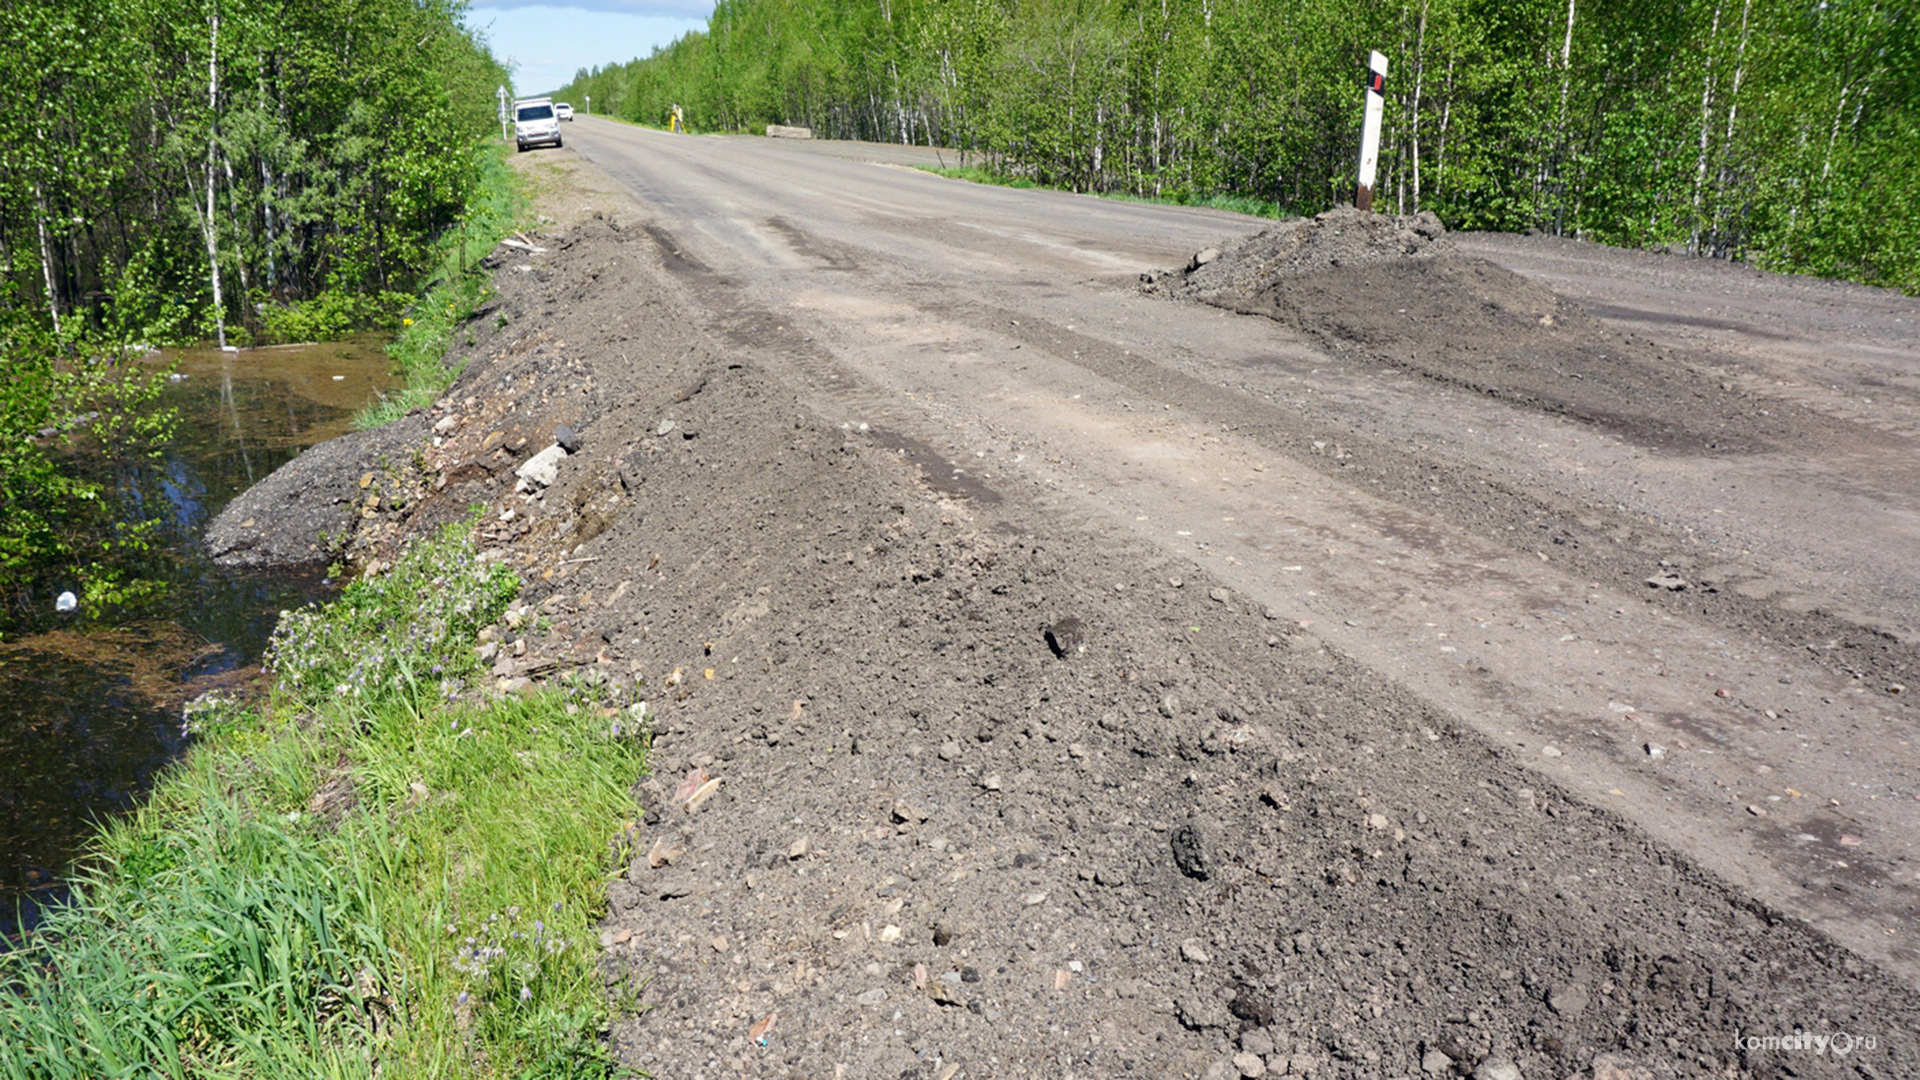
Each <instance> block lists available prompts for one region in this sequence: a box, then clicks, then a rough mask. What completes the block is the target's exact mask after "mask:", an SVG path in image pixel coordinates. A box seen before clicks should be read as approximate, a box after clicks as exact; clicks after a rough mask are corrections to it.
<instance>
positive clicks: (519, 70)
mask: <svg viewBox="0 0 1920 1080" xmlns="http://www.w3.org/2000/svg"><path fill="white" fill-rule="evenodd" d="M712 11H713V0H577V2H574V3H568V4H566V5H564V6H561V5H556V4H546V3H531V2H528V3H521V2H519V0H506V2H504V3H502V2H495V0H489V2H478V0H476V2H475V4H474V6H473V7H471V8H469V9H468V11H467V25H469V26H471V27H473V28H475V29H476V30H479V31H480V32H481V33H483V34H485V35H486V38H487V41H488V42H489V43H490V44H491V45H492V46H493V55H495V56H497V57H499V58H500V59H502V60H504V61H507V62H509V63H511V64H513V65H514V69H513V87H512V89H513V91H514V92H515V94H516V95H517V96H520V97H527V96H530V95H533V94H540V93H545V92H546V91H549V90H553V89H556V88H558V87H559V86H561V85H562V84H564V83H566V82H567V81H568V80H570V79H572V78H573V73H574V72H575V71H577V70H579V69H580V68H583V67H584V68H591V67H595V66H601V65H606V64H620V63H625V62H626V61H628V60H632V59H633V58H635V57H637V56H646V55H647V54H648V53H651V52H652V51H653V49H654V46H656V45H665V44H667V43H668V42H671V41H672V40H673V39H674V38H677V37H679V36H680V35H681V34H684V33H686V32H687V31H689V30H704V29H706V25H707V16H708V15H709V14H711V13H712ZM573 104H574V107H575V108H579V107H580V106H581V104H582V103H581V102H578V101H576V102H574V103H573Z"/></svg>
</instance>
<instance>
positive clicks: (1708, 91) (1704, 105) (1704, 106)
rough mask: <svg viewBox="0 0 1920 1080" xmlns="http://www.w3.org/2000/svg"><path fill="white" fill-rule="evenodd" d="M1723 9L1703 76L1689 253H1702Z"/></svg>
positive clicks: (1717, 15) (1711, 35) (1710, 37)
mask: <svg viewBox="0 0 1920 1080" xmlns="http://www.w3.org/2000/svg"><path fill="white" fill-rule="evenodd" d="M1720 7H1721V5H1720V4H1718V3H1716V4H1714V5H1713V28H1712V29H1710V30H1708V31H1707V49H1706V54H1707V59H1706V72H1705V74H1703V75H1702V76H1701V77H1700V152H1699V156H1698V157H1697V158H1696V159H1695V161H1694V168H1693V223H1692V228H1691V232H1690V233H1689V235H1688V237H1687V253H1688V254H1691V255H1698V254H1700V233H1701V229H1700V204H1701V200H1702V198H1703V197H1704V195H1705V193H1706V186H1707V137H1708V132H1709V131H1711V130H1712V126H1713V48H1714V46H1715V45H1717V44H1719V41H1720Z"/></svg>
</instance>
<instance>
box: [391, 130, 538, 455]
mask: <svg viewBox="0 0 1920 1080" xmlns="http://www.w3.org/2000/svg"><path fill="white" fill-rule="evenodd" d="M481 153H482V154H483V158H482V169H481V185H480V192H479V194H478V195H477V196H476V198H475V199H474V201H473V204H472V205H471V206H470V207H469V209H468V212H467V216H466V219H465V220H463V221H462V222H461V223H460V227H459V228H457V229H451V230H449V231H448V232H447V233H446V234H445V235H444V236H442V237H441V238H440V242H439V245H438V252H437V254H436V268H435V270H434V272H433V276H432V278H431V279H430V282H429V284H428V286H427V290H426V292H425V293H423V294H422V295H421V297H420V299H419V300H418V301H416V302H415V303H414V304H413V306H412V307H411V308H410V309H409V310H408V311H407V313H406V317H405V318H403V319H402V320H401V324H400V333H399V335H398V336H397V337H395V338H394V339H393V342H392V344H390V345H388V346H387V355H388V356H390V357H392V358H393V362H394V366H395V368H396V370H397V371H398V373H399V375H400V377H401V386H400V388H399V389H398V390H395V391H393V392H391V393H387V394H383V395H381V397H380V399H379V400H377V401H375V402H374V403H372V404H371V405H368V406H367V407H366V408H364V409H361V410H360V411H359V412H358V413H356V414H355V415H354V418H353V426H354V427H356V428H359V429H362V430H364V429H366V428H373V427H379V426H380V425H381V424H384V423H386V422H388V421H390V420H397V419H399V418H400V417H402V416H405V415H406V414H407V413H409V412H411V411H413V410H414V409H419V408H425V407H427V406H429V405H431V404H433V403H434V402H435V401H437V400H439V398H440V395H442V394H444V393H446V391H447V387H449V386H452V385H453V381H454V380H455V379H457V378H459V377H460V368H459V367H458V366H449V365H448V364H447V363H446V355H447V348H448V347H449V346H450V345H452V344H453V339H454V332H455V330H457V329H458V328H459V326H460V325H461V324H462V323H464V322H465V321H466V320H467V318H468V317H469V316H471V315H472V314H473V313H474V311H476V310H477V309H478V308H479V307H480V305H481V304H482V303H484V302H485V301H486V298H487V291H488V276H487V275H486V274H485V273H484V272H482V271H480V270H479V269H478V268H477V267H478V265H479V262H480V260H481V259H484V258H486V256H487V253H488V252H490V251H492V250H493V249H494V246H495V245H496V244H498V243H499V242H500V240H501V238H503V237H505V236H507V235H509V234H511V233H512V232H513V230H514V229H515V228H516V227H518V226H519V224H520V222H521V218H522V217H523V215H524V213H525V207H526V198H525V194H524V193H523V192H522V191H521V190H520V187H519V185H518V184H517V183H516V182H515V179H514V175H513V171H512V170H511V169H509V168H508V167H507V162H506V155H507V147H506V144H505V143H499V144H489V145H488V146H487V147H486V148H485V149H483V150H482V151H481Z"/></svg>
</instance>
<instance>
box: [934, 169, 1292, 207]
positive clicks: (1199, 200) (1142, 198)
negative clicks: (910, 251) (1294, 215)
mask: <svg viewBox="0 0 1920 1080" xmlns="http://www.w3.org/2000/svg"><path fill="white" fill-rule="evenodd" d="M915 168H918V169H920V170H921V171H923V172H930V173H934V174H936V175H939V176H945V177H950V178H952V179H954V180H968V181H972V182H973V183H976V184H992V185H994V186H996V187H1010V188H1038V187H1046V185H1043V184H1037V183H1035V182H1033V181H1032V180H1029V179H1027V178H1026V177H1023V176H1007V175H1005V174H1003V173H997V172H994V171H993V170H991V169H986V168H982V167H980V166H978V165H968V166H965V167H961V168H952V167H949V168H940V167H938V166H934V165H917V166H915ZM1049 190H1053V191H1065V190H1067V189H1066V188H1049ZM1094 194H1095V195H1098V196H1099V197H1100V198H1102V199H1114V200H1117V201H1119V202H1137V203H1152V204H1155V205H1159V206H1205V207H1209V208H1211V209H1214V210H1226V211H1230V212H1232V213H1235V214H1247V215H1250V216H1252V217H1265V218H1280V217H1288V216H1290V215H1288V214H1287V212H1286V211H1285V210H1284V209H1282V208H1281V206H1280V204H1279V203H1276V202H1272V201H1269V200H1267V199H1255V198H1252V197H1250V196H1246V195H1204V196H1193V195H1167V196H1153V195H1134V194H1130V193H1127V192H1124V191H1099V192H1095V193H1094Z"/></svg>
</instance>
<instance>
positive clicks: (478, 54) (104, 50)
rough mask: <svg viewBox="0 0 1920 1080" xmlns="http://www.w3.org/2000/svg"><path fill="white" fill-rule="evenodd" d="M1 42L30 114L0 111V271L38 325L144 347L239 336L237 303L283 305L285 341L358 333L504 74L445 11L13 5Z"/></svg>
mask: <svg viewBox="0 0 1920 1080" xmlns="http://www.w3.org/2000/svg"><path fill="white" fill-rule="evenodd" d="M0 25H4V27H5V33H4V34H0V75H4V77H5V78H6V79H7V84H8V85H9V86H10V87H12V88H13V89H14V91H15V94H16V96H17V97H18V98H19V99H20V100H22V101H28V102H31V103H32V106H33V107H31V108H23V109H14V110H10V111H9V112H8V113H7V114H6V115H4V116H0V251H5V252H7V253H8V255H9V259H8V262H7V264H6V266H5V268H4V271H0V274H4V276H5V278H6V279H7V280H9V281H10V282H11V283H12V284H13V285H15V286H16V287H17V292H16V293H15V294H14V297H15V301H16V302H17V303H19V304H20V305H21V306H24V307H27V308H31V309H33V310H37V311H39V312H40V313H41V314H42V315H43V316H44V317H46V319H47V320H48V322H49V323H50V324H53V323H62V322H67V321H99V320H102V319H107V318H113V319H117V320H118V321H120V322H122V323H125V324H127V325H130V326H133V327H135V328H136V332H137V333H138V334H139V336H141V338H142V339H143V340H146V341H149V342H152V343H170V342H179V341H184V340H188V339H193V338H198V337H201V336H203V335H206V334H217V333H219V332H221V331H222V330H223V329H224V328H225V327H226V325H227V324H229V323H234V322H240V323H246V324H249V325H248V326H246V327H245V331H246V333H247V334H248V335H252V336H258V332H259V331H260V330H261V329H262V328H261V326H260V325H259V324H258V322H257V319H258V316H256V314H255V308H254V304H256V303H265V304H266V305H267V310H268V311H269V312H274V311H275V309H276V308H282V307H286V306H289V305H295V310H294V313H292V314H285V313H280V314H277V315H276V318H278V319H279V320H281V321H282V322H289V321H290V322H291V323H293V325H292V326H288V327H284V328H282V329H283V331H284V332H286V333H288V334H289V335H290V336H311V335H310V334H309V333H308V332H309V331H313V330H316V329H331V328H334V327H338V326H341V325H343V324H345V323H347V322H348V321H352V322H357V323H364V322H366V321H369V320H373V321H377V320H379V319H380V318H381V317H382V316H384V315H385V314H386V313H387V312H388V310H389V305H388V304H387V303H386V302H385V296H384V294H388V293H392V292H404V291H411V290H412V289H413V288H415V287H416V283H417V279H418V278H419V277H420V276H421V275H423V274H425V273H430V272H431V271H432V270H433V268H434V267H433V258H434V255H435V251H436V244H437V242H438V240H439V239H440V237H441V236H442V234H444V233H445V232H447V231H448V230H449V229H452V228H454V227H455V226H456V225H457V223H458V222H459V220H460V218H461V216H462V215H463V213H464V212H465V209H466V207H467V205H468V203H469V201H470V200H471V199H472V197H473V195H474V191H475V189H476V187H477V186H478V184H479V182H480V181H479V170H480V163H479V159H478V157H477V156H476V154H475V152H474V148H475V146H476V145H477V144H479V143H482V142H485V141H487V140H488V139H490V138H497V127H496V125H495V122H494V115H493V114H494V108H495V103H494V88H495V87H496V86H497V85H499V84H502V83H505V82H508V81H509V80H508V78H507V73H506V71H505V69H504V68H503V67H502V66H501V65H500V64H499V62H497V61H496V60H495V59H494V58H493V57H492V55H491V54H490V53H489V52H488V51H487V49H486V47H485V45H484V43H482V42H481V41H480V40H479V39H478V38H476V37H475V35H474V34H473V32H472V31H470V30H469V29H467V27H466V26H465V25H464V24H463V6H462V5H460V4H458V3H453V2H450V0H303V2H302V3H298V4H290V5H289V4H279V3H268V2H264V0H220V2H215V0H19V2H16V3H12V4H9V5H7V6H6V8H5V11H4V12H0ZM363 295H364V296H368V297H374V298H376V299H373V300H370V301H366V302H364V305H365V306H364V307H361V308H358V309H355V308H354V307H353V305H352V304H351V303H348V302H347V301H345V300H344V299H343V298H346V297H356V296H363ZM317 298H319V299H321V300H322V302H321V303H320V304H319V306H318V308H317V309H315V310H305V309H302V308H300V307H298V306H297V305H299V304H300V302H302V301H314V300H316V299H317ZM295 331H298V332H295Z"/></svg>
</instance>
